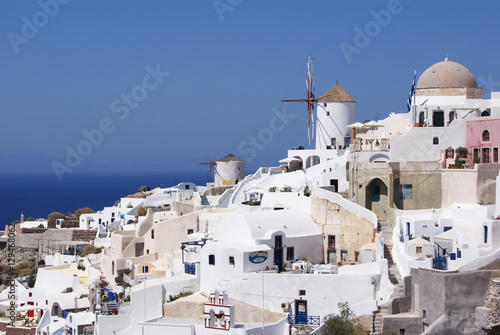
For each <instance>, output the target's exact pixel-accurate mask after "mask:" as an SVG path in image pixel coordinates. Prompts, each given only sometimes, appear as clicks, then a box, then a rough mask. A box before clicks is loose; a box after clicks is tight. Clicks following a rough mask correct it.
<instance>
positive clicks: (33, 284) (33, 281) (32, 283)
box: [28, 276, 36, 288]
mask: <svg viewBox="0 0 500 335" xmlns="http://www.w3.org/2000/svg"><path fill="white" fill-rule="evenodd" d="M35 282H36V276H31V277H30V279H28V287H29V288H33V287H34V286H35Z"/></svg>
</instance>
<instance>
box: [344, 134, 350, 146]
mask: <svg viewBox="0 0 500 335" xmlns="http://www.w3.org/2000/svg"><path fill="white" fill-rule="evenodd" d="M349 144H351V136H346V137H344V146H348V145H349Z"/></svg>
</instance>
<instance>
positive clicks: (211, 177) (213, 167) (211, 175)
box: [198, 155, 217, 183]
mask: <svg viewBox="0 0 500 335" xmlns="http://www.w3.org/2000/svg"><path fill="white" fill-rule="evenodd" d="M205 157H207V159H208V162H207V163H198V164H199V165H210V169H209V170H208V173H207V177H208V181H209V182H210V180H213V182H214V183H215V175H216V174H217V162H215V161H213V160H211V159H210V158H208V156H207V155H205Z"/></svg>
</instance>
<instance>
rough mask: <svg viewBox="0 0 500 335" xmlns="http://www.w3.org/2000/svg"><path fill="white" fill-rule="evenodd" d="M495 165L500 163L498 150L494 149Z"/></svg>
mask: <svg viewBox="0 0 500 335" xmlns="http://www.w3.org/2000/svg"><path fill="white" fill-rule="evenodd" d="M493 163H498V148H493Z"/></svg>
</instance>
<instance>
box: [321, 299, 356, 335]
mask: <svg viewBox="0 0 500 335" xmlns="http://www.w3.org/2000/svg"><path fill="white" fill-rule="evenodd" d="M338 307H339V309H340V313H339V314H336V315H333V314H329V315H327V316H325V318H324V324H323V327H322V329H321V334H323V335H330V334H338V335H351V334H353V335H354V334H363V331H362V329H361V326H360V325H359V323H358V322H356V320H355V319H356V315H355V314H354V312H353V311H352V310H351V309H350V308H349V303H348V302H344V303H342V302H339V304H338Z"/></svg>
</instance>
